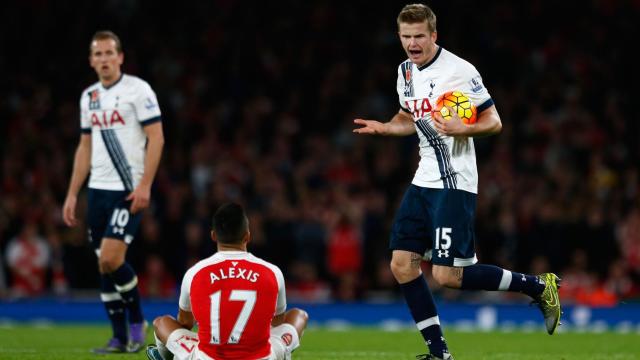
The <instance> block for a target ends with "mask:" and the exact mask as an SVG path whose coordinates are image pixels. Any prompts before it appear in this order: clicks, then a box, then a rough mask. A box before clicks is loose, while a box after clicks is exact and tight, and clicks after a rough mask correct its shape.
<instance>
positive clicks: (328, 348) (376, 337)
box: [0, 325, 640, 360]
mask: <svg viewBox="0 0 640 360" xmlns="http://www.w3.org/2000/svg"><path fill="white" fill-rule="evenodd" d="M445 331H446V329H445ZM109 336H110V328H109V327H107V326H105V325H102V326H99V325H95V326H91V325H56V326H39V327H33V326H15V327H2V328H0V359H2V360H14V359H15V360H17V359H21V360H22V359H26V360H35V359H43V360H44V359H46V360H56V359H92V360H96V359H98V360H99V359H101V358H103V359H107V358H108V359H109V360H111V359H114V360H116V359H127V360H132V359H146V356H145V354H144V352H141V353H138V354H123V355H94V354H91V353H90V352H89V349H90V348H92V347H95V346H100V345H103V343H104V342H106V340H107V338H108V337H109ZM446 336H447V340H448V343H449V347H450V349H451V351H452V353H453V355H454V356H455V358H456V360H484V359H487V360H488V359H491V360H495V359H505V360H507V359H509V360H519V359H523V360H537V359H558V360H574V359H575V360H578V359H580V360H590V359H594V360H595V359H601V360H605V359H606V360H610V359H616V360H627V359H639V360H640V337H639V336H638V334H637V333H633V334H617V333H601V334H593V333H561V334H557V335H554V336H548V335H547V334H545V333H541V332H540V333H522V332H515V333H503V332H455V331H446ZM148 341H149V343H151V342H152V341H153V335H152V334H149V336H148ZM423 344H424V342H423V341H422V338H421V337H420V336H419V334H418V332H417V331H410V330H407V331H398V332H385V331H382V330H377V329H371V328H354V329H350V330H345V331H330V330H326V329H322V328H310V329H308V330H307V331H306V332H305V334H304V338H303V341H302V346H301V347H300V348H299V349H298V350H297V351H296V352H295V353H294V359H296V360H356V359H376V360H377V359H389V360H400V359H414V358H415V355H416V354H419V353H424V352H426V349H425V347H424V345H423Z"/></svg>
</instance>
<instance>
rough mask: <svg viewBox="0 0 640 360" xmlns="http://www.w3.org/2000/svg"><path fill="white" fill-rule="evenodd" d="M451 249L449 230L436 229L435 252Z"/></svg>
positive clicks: (443, 228)
mask: <svg viewBox="0 0 640 360" xmlns="http://www.w3.org/2000/svg"><path fill="white" fill-rule="evenodd" d="M450 247H451V228H448V227H442V228H436V241H435V249H436V250H440V249H442V250H448V249H449V248H450Z"/></svg>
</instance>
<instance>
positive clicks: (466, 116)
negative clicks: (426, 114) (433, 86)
mask: <svg viewBox="0 0 640 360" xmlns="http://www.w3.org/2000/svg"><path fill="white" fill-rule="evenodd" d="M446 106H448V107H450V108H451V109H453V111H455V112H457V113H458V116H460V119H462V122H463V123H465V124H475V122H476V121H477V120H478V110H477V109H476V106H475V105H474V104H473V103H472V102H471V100H470V99H469V98H468V97H467V95H465V94H464V93H463V92H462V91H457V90H454V91H448V92H446V93H444V94H442V95H440V97H439V98H438V100H437V101H436V108H435V110H434V111H439V112H440V114H442V117H443V118H444V119H445V120H449V119H451V112H450V111H449V109H448V108H446Z"/></svg>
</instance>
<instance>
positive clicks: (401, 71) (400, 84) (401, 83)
mask: <svg viewBox="0 0 640 360" xmlns="http://www.w3.org/2000/svg"><path fill="white" fill-rule="evenodd" d="M405 64H407V63H406V62H405V63H402V64H400V66H398V80H397V82H396V90H397V91H398V102H399V103H400V108H401V109H402V110H404V111H405V112H408V113H411V110H409V109H408V108H407V102H406V99H405V96H404V90H405V73H406V70H405V68H404V66H405ZM409 64H410V63H409ZM409 71H410V70H409Z"/></svg>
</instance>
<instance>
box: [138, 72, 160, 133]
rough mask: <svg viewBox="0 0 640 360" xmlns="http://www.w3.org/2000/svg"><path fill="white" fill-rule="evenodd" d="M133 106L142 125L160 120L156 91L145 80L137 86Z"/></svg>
mask: <svg viewBox="0 0 640 360" xmlns="http://www.w3.org/2000/svg"><path fill="white" fill-rule="evenodd" d="M133 106H134V107H135V109H136V115H137V118H138V122H140V123H141V124H142V125H143V126H145V125H149V124H152V123H154V122H157V121H160V105H158V99H157V98H156V93H155V92H153V89H151V86H149V84H147V83H146V82H142V83H141V84H140V86H139V87H138V90H137V94H136V96H135V101H134V103H133Z"/></svg>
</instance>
